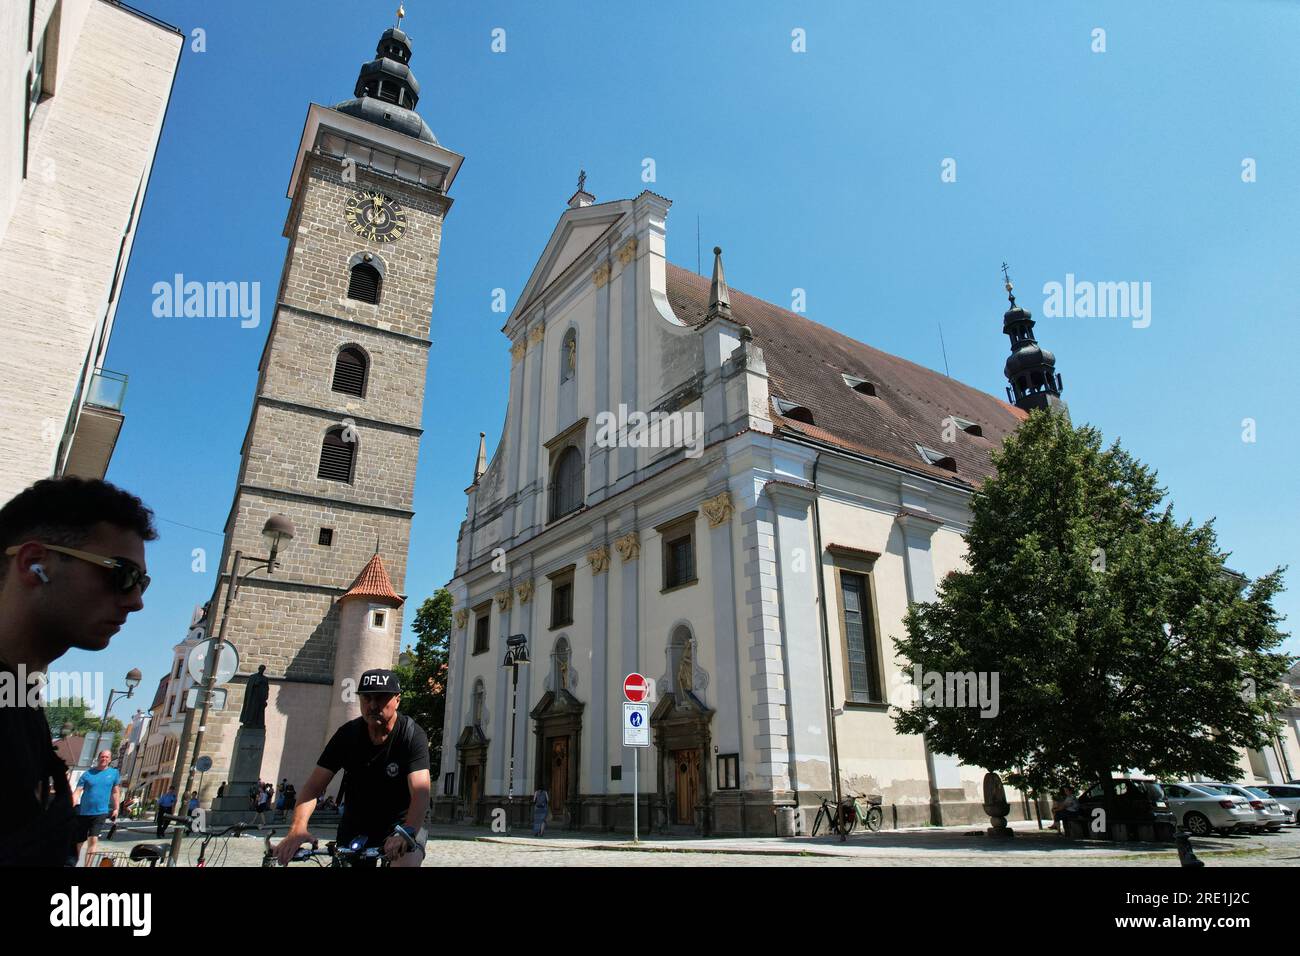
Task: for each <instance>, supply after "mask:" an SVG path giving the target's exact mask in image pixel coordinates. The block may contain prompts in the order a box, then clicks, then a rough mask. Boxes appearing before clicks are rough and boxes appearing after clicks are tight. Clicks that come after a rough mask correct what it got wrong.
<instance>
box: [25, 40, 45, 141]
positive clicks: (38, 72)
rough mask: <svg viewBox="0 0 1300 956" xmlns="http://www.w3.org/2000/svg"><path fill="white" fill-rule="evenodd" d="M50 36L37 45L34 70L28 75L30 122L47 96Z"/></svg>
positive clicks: (33, 62)
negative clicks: (46, 42)
mask: <svg viewBox="0 0 1300 956" xmlns="http://www.w3.org/2000/svg"><path fill="white" fill-rule="evenodd" d="M48 34H49V29H48V28H46V33H45V35H43V36H42V37H41V42H40V43H38V44H36V49H35V51H34V52H33V56H32V68H31V71H30V72H29V73H28V74H27V118H28V119H29V120H30V119H31V118H32V116H33V115H35V113H36V106H37V104H38V103H40V101H41V97H42V96H43V95H44V94H45V39H46V36H48Z"/></svg>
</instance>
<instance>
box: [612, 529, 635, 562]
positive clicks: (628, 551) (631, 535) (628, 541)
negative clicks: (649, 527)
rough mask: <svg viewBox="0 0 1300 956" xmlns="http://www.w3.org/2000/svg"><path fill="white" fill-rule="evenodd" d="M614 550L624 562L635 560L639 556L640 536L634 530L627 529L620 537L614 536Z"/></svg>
mask: <svg viewBox="0 0 1300 956" xmlns="http://www.w3.org/2000/svg"><path fill="white" fill-rule="evenodd" d="M614 550H615V551H617V552H618V556H619V557H620V558H622V559H623V561H624V562H625V563H626V562H628V561H635V560H636V559H637V558H639V557H641V536H640V535H638V534H637V533H636V532H635V531H629V532H628V533H627V534H625V535H623V536H622V537H621V538H615V539H614Z"/></svg>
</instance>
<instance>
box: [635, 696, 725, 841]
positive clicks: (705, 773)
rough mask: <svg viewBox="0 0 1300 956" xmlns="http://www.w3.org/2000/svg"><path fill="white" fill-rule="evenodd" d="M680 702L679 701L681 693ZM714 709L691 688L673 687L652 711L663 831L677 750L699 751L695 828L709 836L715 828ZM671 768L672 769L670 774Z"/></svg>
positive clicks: (658, 808)
mask: <svg viewBox="0 0 1300 956" xmlns="http://www.w3.org/2000/svg"><path fill="white" fill-rule="evenodd" d="M679 694H680V696H681V703H678V696H679ZM712 721H713V711H712V710H710V709H709V708H708V707H706V706H704V704H703V703H702V702H701V701H700V699H699V698H698V697H696V696H695V695H694V694H693V693H691V692H690V691H684V692H678V691H673V692H670V693H667V694H664V696H663V698H662V699H661V700H660V701H659V704H658V706H657V707H655V709H654V712H653V713H652V714H651V715H650V732H651V733H652V734H653V736H654V743H655V753H656V756H657V760H656V769H655V776H656V788H655V794H654V808H655V823H656V825H657V828H658V829H659V830H660V831H661V832H662V831H664V830H667V829H668V827H669V825H670V824H669V820H670V818H671V814H670V813H669V804H668V799H669V790H668V786H667V785H668V782H669V780H670V779H672V780H673V781H674V787H675V781H676V773H675V769H674V768H673V766H672V765H673V760H674V758H673V754H674V753H675V752H676V751H678V750H698V751H699V752H700V802H699V803H698V804H696V806H695V832H696V833H698V834H699V835H700V836H708V835H709V834H710V833H711V832H712V829H713V820H712V817H713V787H712V786H711V784H710V772H711V769H712V757H713V749H712V743H711V737H710V735H709V725H710V724H711V722H712ZM670 770H672V771H673V772H672V773H671V774H670Z"/></svg>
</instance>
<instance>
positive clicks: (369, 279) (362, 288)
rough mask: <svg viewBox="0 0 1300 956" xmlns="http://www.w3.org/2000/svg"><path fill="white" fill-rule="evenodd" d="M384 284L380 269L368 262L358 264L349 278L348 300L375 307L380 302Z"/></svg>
mask: <svg viewBox="0 0 1300 956" xmlns="http://www.w3.org/2000/svg"><path fill="white" fill-rule="evenodd" d="M383 284H384V280H383V277H382V276H381V275H380V274H379V270H378V269H376V268H375V267H374V266H372V265H371V264H370V263H368V262H358V263H357V264H356V265H354V266H353V267H352V272H351V274H350V275H349V277H348V298H349V299H356V300H357V301H358V302H369V303H371V304H372V305H373V304H375V303H377V302H379V291H380V288H381V287H382V286H383Z"/></svg>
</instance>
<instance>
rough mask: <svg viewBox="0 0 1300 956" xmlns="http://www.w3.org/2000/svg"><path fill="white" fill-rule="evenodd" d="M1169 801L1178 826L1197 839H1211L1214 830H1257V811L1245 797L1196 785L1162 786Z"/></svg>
mask: <svg viewBox="0 0 1300 956" xmlns="http://www.w3.org/2000/svg"><path fill="white" fill-rule="evenodd" d="M1160 788H1161V789H1162V790H1164V792H1165V801H1166V802H1167V803H1168V804H1169V809H1170V810H1172V811H1173V814H1174V823H1175V824H1176V825H1178V826H1180V827H1182V828H1183V829H1184V830H1186V831H1187V832H1189V833H1191V834H1193V835H1195V836H1209V835H1210V833H1211V832H1212V831H1215V830H1217V831H1218V832H1220V833H1233V832H1236V831H1239V830H1253V829H1254V828H1255V827H1256V826H1257V825H1258V823H1257V819H1256V816H1255V811H1254V809H1253V808H1252V807H1251V805H1250V801H1249V800H1247V799H1246V798H1245V797H1238V796H1232V795H1230V794H1225V793H1219V792H1218V791H1213V790H1208V789H1206V788H1205V787H1204V786H1202V785H1200V784H1195V783H1187V782H1185V781H1184V782H1179V783H1162V784H1161V785H1160Z"/></svg>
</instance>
